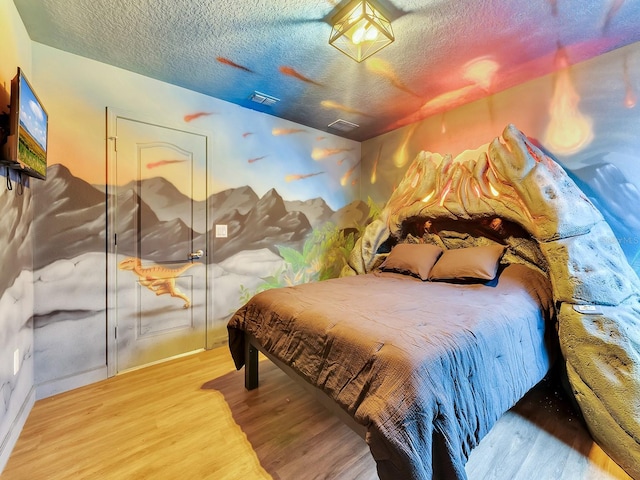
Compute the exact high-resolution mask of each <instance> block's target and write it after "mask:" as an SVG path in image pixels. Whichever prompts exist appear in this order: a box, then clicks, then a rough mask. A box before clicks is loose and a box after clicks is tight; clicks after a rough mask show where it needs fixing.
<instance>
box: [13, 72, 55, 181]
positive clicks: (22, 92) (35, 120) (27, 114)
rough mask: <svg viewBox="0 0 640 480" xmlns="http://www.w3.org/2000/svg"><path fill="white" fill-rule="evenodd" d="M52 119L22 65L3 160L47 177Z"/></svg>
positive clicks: (28, 172) (15, 86) (26, 172)
mask: <svg viewBox="0 0 640 480" xmlns="http://www.w3.org/2000/svg"><path fill="white" fill-rule="evenodd" d="M48 122H49V115H48V114H47V111H46V110H45V108H44V106H43V105H42V102H41V101H40V99H39V98H38V96H37V95H36V92H35V91H34V89H33V87H32V86H31V84H30V83H29V81H28V80H27V78H26V77H25V75H24V72H23V71H22V69H20V67H18V73H17V74H16V76H15V77H14V79H13V80H12V81H11V105H10V111H9V136H8V137H7V141H6V144H5V145H4V149H3V155H2V163H3V164H5V165H8V166H9V167H10V168H14V169H16V170H18V171H20V172H22V173H24V174H26V175H29V176H32V177H36V178H41V179H43V180H44V179H45V178H46V176H47V139H48V137H47V135H48V127H49V123H48Z"/></svg>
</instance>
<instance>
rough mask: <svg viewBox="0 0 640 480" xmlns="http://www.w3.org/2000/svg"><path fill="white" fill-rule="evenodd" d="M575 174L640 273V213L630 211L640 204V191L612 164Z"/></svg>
mask: <svg viewBox="0 0 640 480" xmlns="http://www.w3.org/2000/svg"><path fill="white" fill-rule="evenodd" d="M571 174H572V176H573V179H574V180H575V181H576V183H577V184H578V186H579V187H580V188H581V189H582V191H583V192H585V193H586V194H587V195H588V196H589V199H590V200H591V201H592V203H593V204H594V205H595V206H596V208H598V210H600V212H601V213H602V215H603V216H604V218H605V220H606V221H607V223H609V225H610V226H611V229H612V230H613V231H614V233H615V235H616V237H617V238H618V241H619V242H620V246H621V247H622V250H623V251H624V253H625V255H626V256H627V260H628V261H629V263H630V264H631V266H632V267H633V269H634V270H635V271H636V272H640V255H639V252H640V238H639V237H638V235H637V232H638V231H640V211H638V209H637V208H629V206H631V205H633V206H636V205H640V191H639V190H638V188H637V187H636V186H635V185H634V184H633V183H630V182H629V181H628V180H627V178H626V177H625V176H624V174H623V173H622V172H621V171H620V169H619V168H618V167H616V166H615V165H613V164H611V163H604V162H598V163H594V164H593V165H589V166H586V167H583V168H579V169H576V170H573V171H571Z"/></svg>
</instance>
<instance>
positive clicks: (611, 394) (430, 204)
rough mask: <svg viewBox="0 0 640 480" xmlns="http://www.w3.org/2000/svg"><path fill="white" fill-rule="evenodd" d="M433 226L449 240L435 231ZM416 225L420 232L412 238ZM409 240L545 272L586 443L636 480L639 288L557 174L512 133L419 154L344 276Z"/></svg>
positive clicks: (578, 196) (616, 249) (584, 203)
mask: <svg viewBox="0 0 640 480" xmlns="http://www.w3.org/2000/svg"><path fill="white" fill-rule="evenodd" d="M496 219H498V220H499V221H496ZM443 222H446V224H447V228H448V229H449V230H448V232H447V233H446V234H445V233H444V232H436V233H435V234H434V229H433V226H434V225H442V224H443ZM493 222H495V223H493ZM492 223H493V224H494V226H495V225H498V226H500V225H509V224H517V225H519V226H521V227H522V230H523V231H524V232H525V233H526V235H523V236H522V238H523V239H525V240H527V241H528V243H527V241H525V242H524V245H525V248H520V247H516V245H522V242H511V243H510V242H509V241H508V238H506V237H505V238H500V239H498V240H496V238H495V237H494V238H491V236H490V235H487V234H486V232H487V229H486V228H485V227H486V226H489V227H491V225H492ZM416 224H418V225H423V226H426V227H427V228H424V229H423V231H421V232H418V233H419V234H420V235H419V238H417V239H416V238H415V229H414V230H412V229H411V228H410V226H412V225H413V226H415V225H416ZM452 225H457V226H458V227H459V229H458V231H457V232H452V231H451V230H452V229H453V228H455V227H452ZM412 232H413V233H412ZM409 233H411V235H410V236H411V237H414V238H413V239H412V240H413V241H422V242H429V243H437V242H443V243H444V245H445V247H446V248H458V247H464V246H472V245H477V244H481V243H496V241H498V242H503V243H505V244H506V245H507V246H508V249H507V254H506V256H505V258H507V259H508V261H514V262H523V263H527V264H530V265H533V266H535V267H537V268H538V269H540V270H541V271H543V272H545V273H546V274H547V275H548V276H549V278H550V281H551V284H552V286H553V292H554V300H555V304H556V305H557V318H558V335H559V341H560V348H561V351H562V354H563V356H564V360H565V363H566V369H567V374H568V378H569V382H570V384H571V388H572V390H573V394H574V396H575V398H576V400H577V402H578V404H579V406H580V408H581V410H582V413H583V414H584V417H585V420H586V422H587V425H588V426H589V429H590V430H591V433H592V435H593V437H594V438H595V440H596V441H597V442H598V443H599V444H600V445H601V446H602V448H603V449H604V450H605V451H606V452H607V453H608V454H609V455H610V456H611V457H612V458H613V459H614V460H615V461H616V462H617V463H618V464H620V465H621V466H622V467H623V468H624V469H625V470H627V472H628V473H629V474H630V475H631V476H632V477H634V478H640V444H639V442H640V440H639V439H640V409H639V408H638V398H640V280H639V279H638V276H637V275H636V273H635V271H634V270H633V269H632V268H631V266H630V265H629V263H628V262H627V259H626V257H625V255H624V253H623V251H622V249H621V247H620V244H619V242H618V240H617V238H616V237H615V235H614V234H613V232H612V230H611V228H610V227H609V225H608V224H607V223H606V222H605V221H604V219H603V217H602V215H601V214H600V212H599V211H598V210H597V209H596V208H595V207H594V206H593V204H592V203H591V202H590V201H589V200H588V199H587V197H586V196H585V195H584V193H583V192H582V191H581V190H580V189H579V188H578V187H577V186H576V184H575V183H574V182H573V180H571V178H569V176H568V175H567V174H566V172H565V171H564V170H563V169H562V167H560V165H558V164H557V163H556V162H554V161H553V160H552V159H550V158H549V157H547V156H546V155H545V154H544V153H543V152H541V151H540V149H538V148H537V147H536V146H535V145H534V144H533V143H532V142H531V141H530V140H529V139H527V137H526V136H525V135H524V134H523V133H522V132H520V131H519V130H518V129H517V128H515V127H514V126H513V125H508V126H507V127H506V128H505V129H504V131H503V133H502V136H501V137H498V138H496V139H494V140H493V141H492V142H491V143H489V144H488V145H485V146H483V147H481V148H479V149H478V150H475V151H468V152H464V153H463V154H461V155H460V156H458V157H456V158H451V156H450V155H446V156H442V155H439V154H433V153H427V152H422V153H420V154H419V155H418V156H417V157H416V159H415V160H414V163H413V164H412V165H411V166H410V168H409V169H408V171H407V173H406V175H405V177H404V178H403V180H402V182H401V183H400V184H399V186H398V188H397V189H396V191H394V193H393V194H392V196H391V198H390V199H389V201H388V203H387V205H386V206H385V208H384V209H383V211H382V213H381V215H380V217H379V218H378V219H377V220H375V221H374V222H372V223H371V224H370V225H369V226H368V227H367V229H366V230H365V232H364V234H363V236H362V237H361V238H360V240H359V241H358V242H357V243H356V246H355V248H354V250H353V251H352V252H351V256H350V259H349V268H347V269H345V271H344V274H349V273H351V274H353V273H366V272H369V271H371V270H373V269H374V268H376V267H377V265H379V263H380V262H381V261H382V259H383V258H384V256H385V252H387V251H388V249H389V245H393V244H395V243H397V242H401V241H407V240H408V238H407V236H408V235H409ZM444 235H447V237H446V238H444Z"/></svg>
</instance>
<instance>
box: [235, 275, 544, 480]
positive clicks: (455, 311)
mask: <svg viewBox="0 0 640 480" xmlns="http://www.w3.org/2000/svg"><path fill="white" fill-rule="evenodd" d="M551 310H552V300H551V289H550V286H549V285H548V282H547V280H546V278H544V276H542V275H541V274H539V273H538V272H535V271H533V270H532V269H529V268H527V267H525V266H522V265H510V266H508V267H507V268H505V269H504V271H503V272H502V273H501V274H500V277H499V281H498V282H497V284H496V285H494V286H486V285H457V284H450V283H435V282H422V281H420V280H417V279H414V278H412V277H407V276H402V275H397V274H391V273H373V274H368V275H360V276H355V277H346V278H340V279H334V280H327V281H323V282H318V283H313V284H305V285H299V286H296V287H289V288H281V289H275V290H269V291H266V292H262V293H260V294H258V295H256V296H255V297H253V298H252V299H251V300H250V301H249V302H248V303H247V304H246V305H245V306H244V307H242V308H241V309H240V310H238V311H237V312H236V314H235V315H234V316H233V317H232V318H231V320H230V321H229V324H228V329H229V345H230V348H231V353H232V355H233V358H234V360H235V364H236V367H237V368H238V369H240V368H241V367H242V366H243V363H244V333H243V332H245V331H246V332H249V333H251V334H252V335H254V336H255V337H256V339H257V340H258V341H259V342H260V344H261V345H262V346H263V347H264V348H266V349H267V351H269V352H271V353H272V354H273V355H275V356H276V357H277V358H278V359H280V360H282V361H284V362H286V363H287V364H288V365H290V366H291V367H292V368H293V369H294V370H295V371H297V372H298V373H299V374H300V375H302V376H303V377H304V378H305V379H306V380H307V381H309V382H310V383H312V384H313V385H315V386H317V387H319V388H321V389H322V390H324V392H326V393H327V394H328V395H329V396H330V397H331V398H333V399H334V400H335V401H336V402H337V403H338V404H339V405H341V406H342V408H344V409H345V410H346V411H347V412H348V413H349V414H350V415H351V416H353V417H354V419H355V420H356V421H357V422H358V423H361V424H362V425H365V426H366V427H367V435H366V439H367V443H368V444H369V446H370V449H371V453H372V455H373V457H374V458H375V460H376V463H377V468H378V475H379V477H380V478H381V479H383V480H399V479H403V480H404V479H407V480H409V479H431V478H436V479H441V478H447V479H449V478H452V479H453V478H455V479H465V478H466V473H465V470H464V465H465V463H466V460H467V458H468V455H469V453H470V451H471V449H472V448H473V447H474V446H475V445H476V444H477V443H478V442H479V441H480V439H481V438H482V437H483V436H484V435H485V434H486V433H487V432H488V431H489V429H490V428H491V427H492V425H493V424H494V423H495V422H496V421H497V419H498V418H499V417H500V416H501V415H502V414H503V413H504V412H505V411H506V410H508V409H509V408H511V407H512V406H513V405H514V404H515V402H517V401H518V400H519V399H520V398H521V397H522V396H523V395H524V394H525V393H526V392H527V391H528V390H529V389H530V388H531V387H532V386H534V385H535V384H536V383H537V382H539V381H540V380H541V379H542V378H543V377H544V375H545V373H546V372H547V371H548V368H549V365H550V353H549V349H548V347H547V342H546V341H545V330H549V331H550V332H553V329H552V328H550V323H549V318H550V316H551Z"/></svg>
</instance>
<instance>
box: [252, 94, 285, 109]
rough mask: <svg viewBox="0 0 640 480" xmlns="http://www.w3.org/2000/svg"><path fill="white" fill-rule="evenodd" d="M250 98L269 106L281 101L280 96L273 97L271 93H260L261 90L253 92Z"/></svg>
mask: <svg viewBox="0 0 640 480" xmlns="http://www.w3.org/2000/svg"><path fill="white" fill-rule="evenodd" d="M249 98H250V99H251V100H252V101H254V102H256V103H260V104H262V105H266V106H268V107H270V106H271V105H274V104H276V103H278V102H279V101H280V99H279V98H276V97H272V96H271V95H267V94H266V93H260V92H253V93H252V94H251V96H250V97H249Z"/></svg>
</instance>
